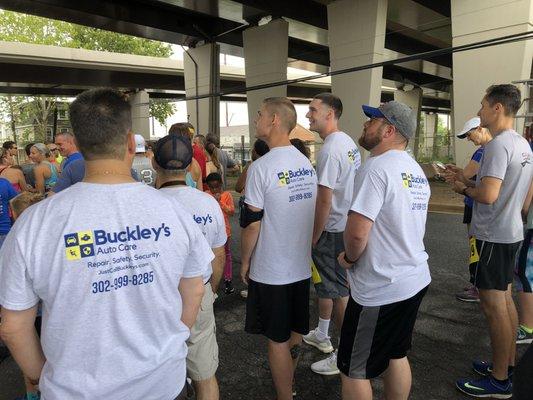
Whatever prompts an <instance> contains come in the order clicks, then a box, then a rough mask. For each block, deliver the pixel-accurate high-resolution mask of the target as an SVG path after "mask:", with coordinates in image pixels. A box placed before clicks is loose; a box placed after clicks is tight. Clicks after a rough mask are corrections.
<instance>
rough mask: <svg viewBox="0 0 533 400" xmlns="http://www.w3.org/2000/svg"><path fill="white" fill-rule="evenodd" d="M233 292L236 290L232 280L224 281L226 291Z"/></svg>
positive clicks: (227, 292)
mask: <svg viewBox="0 0 533 400" xmlns="http://www.w3.org/2000/svg"><path fill="white" fill-rule="evenodd" d="M233 292H235V288H234V287H233V283H232V282H231V281H224V293H226V294H232V293H233Z"/></svg>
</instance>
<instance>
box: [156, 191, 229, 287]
mask: <svg viewBox="0 0 533 400" xmlns="http://www.w3.org/2000/svg"><path fill="white" fill-rule="evenodd" d="M160 190H161V191H162V192H163V193H165V194H166V195H168V196H169V197H170V198H173V199H175V200H177V201H178V203H180V204H181V205H182V206H183V208H185V209H186V210H187V211H188V212H189V213H190V214H191V216H192V219H193V221H194V222H196V223H197V224H198V228H200V230H201V231H202V233H203V234H204V236H205V238H206V239H207V243H208V244H209V246H211V248H212V249H215V248H217V247H222V246H224V245H225V244H226V242H227V240H228V237H227V235H226V225H225V223H224V215H223V214H222V209H221V208H220V205H219V204H218V202H217V201H216V200H215V198H214V197H213V196H210V195H208V194H207V193H204V192H202V191H200V190H198V189H193V188H191V187H189V186H167V187H163V188H161V189H160ZM212 273H213V269H212V268H211V265H210V266H209V270H208V271H207V273H206V274H205V275H204V283H207V281H209V279H210V278H211V274H212Z"/></svg>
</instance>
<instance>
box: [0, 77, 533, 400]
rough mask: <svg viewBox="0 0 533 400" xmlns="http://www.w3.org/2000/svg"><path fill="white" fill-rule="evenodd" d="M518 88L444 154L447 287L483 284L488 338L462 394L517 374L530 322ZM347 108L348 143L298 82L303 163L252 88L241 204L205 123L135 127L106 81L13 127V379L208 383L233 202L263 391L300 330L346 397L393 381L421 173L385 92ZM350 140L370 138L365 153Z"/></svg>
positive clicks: (424, 266) (532, 275) (411, 297)
mask: <svg viewBox="0 0 533 400" xmlns="http://www.w3.org/2000/svg"><path fill="white" fill-rule="evenodd" d="M520 104H521V102H520V93H519V91H518V89H517V88H516V87H514V86H513V85H507V84H505V85H495V86H491V87H489V88H488V89H487V91H486V93H485V94H484V95H483V96H482V101H481V109H480V111H479V113H478V117H474V118H472V119H470V120H469V121H467V122H466V124H465V127H464V129H463V130H462V131H461V132H460V133H459V134H458V137H459V138H468V139H469V140H470V141H472V142H473V143H474V144H476V145H478V146H480V148H479V149H478V150H477V151H476V153H475V154H474V155H473V157H472V160H471V161H470V163H469V164H468V165H467V166H466V167H465V168H464V169H460V168H458V167H456V166H455V165H451V164H449V165H446V166H443V165H442V166H441V169H442V171H441V172H442V174H443V175H444V176H445V177H446V180H447V181H448V182H449V183H450V185H451V186H452V188H453V190H455V191H456V192H457V193H460V194H462V195H464V196H465V216H464V222H465V223H466V224H468V226H469V233H468V235H469V240H470V245H471V247H470V250H471V251H470V260H469V261H470V262H469V264H470V282H471V285H470V286H468V287H467V288H465V290H464V291H462V292H460V293H458V295H457V298H458V299H459V300H463V301H472V302H477V301H479V302H480V304H481V309H482V311H483V314H484V315H485V316H486V318H487V321H488V325H489V331H490V332H489V333H490V338H491V345H492V360H490V361H487V360H483V361H474V363H473V369H474V371H475V372H477V373H478V374H480V375H482V378H481V379H461V380H459V381H457V383H456V385H457V388H458V389H459V390H461V391H462V392H464V393H466V394H468V395H470V396H473V397H494V398H510V397H511V396H512V395H513V389H514V393H515V396H516V398H517V399H525V398H530V396H529V394H530V393H531V388H529V389H528V388H527V384H528V380H530V379H528V378H527V373H524V368H523V367H522V368H520V367H519V366H517V367H516V369H515V361H516V343H531V341H532V340H533V323H532V321H531V320H532V319H533V304H532V299H531V296H532V295H531V288H532V286H533V226H532V219H533V206H532V205H531V197H532V196H533V185H532V178H533V155H532V151H531V147H530V144H529V143H528V142H527V141H526V140H525V139H524V138H523V137H521V136H520V135H519V134H518V133H516V132H515V131H514V130H513V126H514V116H515V115H516V112H517V111H518V108H519V107H520ZM362 112H363V113H364V114H365V115H366V116H367V117H368V121H367V122H366V123H365V124H364V126H363V127H362V133H361V135H360V137H359V140H358V143H357V144H356V143H355V142H354V140H353V139H352V137H351V136H350V135H349V134H347V133H345V132H343V131H341V130H340V128H339V120H340V119H341V116H342V113H343V107H342V102H341V100H340V99H339V98H338V97H337V96H335V95H334V94H331V93H323V94H319V95H317V96H315V98H314V99H313V100H312V101H311V102H310V104H309V111H308V113H307V115H306V117H307V118H308V120H309V124H310V129H311V130H313V131H316V132H317V133H318V134H319V135H320V137H321V138H322V140H323V141H324V144H323V146H322V148H321V149H320V152H319V153H318V155H317V160H316V168H315V167H313V165H312V164H311V162H310V160H309V151H308V149H307V148H306V146H305V144H304V143H302V142H301V141H298V140H291V139H290V137H289V134H290V132H291V131H292V130H293V129H294V127H295V125H296V110H295V108H294V105H293V104H292V102H291V101H290V100H288V99H287V98H279V97H274V98H267V99H265V100H264V101H263V102H262V104H261V106H260V109H259V110H258V114H257V117H256V120H255V128H256V136H257V140H256V142H255V143H254V145H253V149H252V161H251V163H249V164H247V165H246V166H245V168H244V170H243V171H242V174H241V176H240V177H239V179H238V181H237V184H236V187H235V190H236V191H237V192H238V193H241V194H242V196H241V198H240V199H239V202H238V207H237V208H238V210H236V207H235V206H234V200H233V196H232V194H231V193H230V191H229V190H228V189H229V187H228V186H229V185H228V179H227V172H228V171H229V170H232V169H234V168H236V163H235V162H234V161H233V160H231V158H230V157H229V156H228V154H227V153H226V152H224V151H223V150H222V149H220V145H219V141H218V138H217V137H216V136H214V135H206V136H204V135H200V134H197V133H196V132H195V129H194V127H193V126H192V125H191V124H189V123H178V124H174V125H173V126H172V127H171V128H170V130H169V134H168V135H167V136H165V137H163V138H161V139H160V140H158V141H157V142H146V141H145V139H144V138H143V137H142V136H141V135H135V134H134V133H133V132H132V131H131V108H130V105H129V104H128V102H127V101H126V100H125V98H124V96H123V95H122V94H121V93H120V92H118V91H115V90H112V89H94V90H89V91H86V92H84V93H82V94H80V95H79V96H78V97H77V98H76V99H75V100H74V102H73V103H72V104H71V105H70V109H69V114H70V121H71V124H72V133H62V134H58V135H57V136H56V138H55V141H54V143H49V144H43V143H31V144H29V145H28V146H26V148H25V151H26V153H27V155H28V158H29V162H28V163H26V164H23V165H20V166H19V165H17V162H16V155H17V145H16V144H15V143H14V142H6V143H4V145H3V149H2V152H1V164H0V246H1V249H0V305H1V318H2V320H1V324H0V336H1V338H2V339H3V341H4V342H5V343H6V345H7V346H8V348H9V350H10V351H11V354H12V355H13V357H14V359H15V361H16V362H17V364H18V365H19V366H20V368H21V370H22V372H23V374H24V377H25V382H26V389H27V394H26V396H25V397H24V398H26V399H30V400H31V399H39V398H42V399H46V400H53V399H107V398H131V399H161V400H172V399H187V398H190V397H191V396H192V392H193V391H194V392H195V396H196V398H197V399H200V400H217V399H218V398H219V387H218V381H217V379H216V371H217V369H218V366H219V357H218V353H219V350H218V344H217V338H216V321H215V313H214V309H213V303H214V301H215V299H216V297H217V292H219V286H220V284H221V283H222V282H223V291H224V292H225V293H226V294H231V293H233V292H234V290H235V289H234V285H233V283H232V278H233V275H234V273H233V266H232V253H231V238H232V236H233V235H232V229H231V224H230V218H231V217H232V215H233V214H234V213H236V211H238V214H239V225H240V227H241V234H240V236H241V243H240V247H241V254H240V259H241V270H240V277H241V279H242V281H243V282H244V284H245V285H246V286H247V289H246V290H245V291H243V292H242V293H241V294H242V295H243V297H246V317H245V331H246V332H248V333H250V334H258V335H262V336H264V337H266V343H267V349H266V351H267V354H268V362H269V366H270V371H271V374H272V380H273V383H274V388H275V392H276V399H278V400H289V399H292V398H293V396H294V395H295V388H296V387H295V370H296V367H297V364H298V360H299V356H300V354H301V351H302V346H303V345H304V343H305V344H307V345H310V346H313V347H315V348H317V349H318V350H320V351H321V352H323V353H326V354H329V355H328V356H327V358H325V359H323V360H320V361H318V362H315V363H314V364H312V365H311V369H312V371H313V372H315V373H317V374H321V375H337V374H338V375H340V377H341V383H342V397H343V399H344V400H355V399H357V400H366V399H372V386H371V383H370V381H371V379H373V378H376V377H379V376H381V377H383V382H384V392H385V398H386V399H388V400H396V399H398V400H405V399H407V398H408V397H409V393H410V389H411V370H410V365H409V361H408V358H407V354H408V352H409V350H410V348H411V337H412V333H413V329H414V325H415V321H416V317H417V313H418V309H419V307H420V304H421V302H422V301H423V298H424V296H425V294H426V292H427V291H428V287H429V285H430V282H431V276H430V269H429V266H428V258H429V256H428V254H427V252H426V250H425V246H424V235H425V227H426V218H427V212H428V205H429V198H430V184H429V180H428V179H427V177H426V176H425V174H424V172H423V170H422V168H421V167H420V165H419V164H418V163H417V162H416V161H415V160H414V159H413V158H412V157H411V156H410V155H409V153H408V152H407V151H406V147H407V145H408V143H409V141H410V140H411V139H412V138H413V137H414V135H415V131H416V127H417V116H416V113H415V112H414V111H413V110H411V109H410V108H409V107H408V106H406V105H405V104H402V103H400V102H396V101H390V102H387V103H384V104H382V105H380V106H379V107H373V106H370V105H363V106H362ZM351 133H352V136H353V134H354V133H353V132H351ZM358 146H360V147H362V148H363V149H365V150H366V151H368V152H369V155H368V157H367V158H366V160H365V161H364V162H363V157H362V156H361V152H360V150H359V147H358ZM58 153H59V154H58ZM522 214H523V215H522ZM523 217H525V218H526V219H527V225H526V238H525V241H523V239H524V236H523V233H524V227H523ZM15 220H16V222H14V221H15ZM514 272H516V275H517V282H519V283H520V288H521V289H520V290H521V292H520V294H519V305H520V307H519V309H520V310H521V312H520V319H519V317H518V314H517V311H516V308H515V306H514V302H513V299H512V296H511V286H512V281H513V274H514ZM311 283H312V284H313V286H314V290H315V292H316V294H317V298H318V321H317V322H316V326H315V327H314V329H310V312H309V308H310V303H309V299H310V290H311ZM41 316H42V317H41ZM41 320H42V323H41ZM331 321H333V324H332V326H333V327H334V328H335V329H336V330H337V332H338V334H339V342H338V343H336V342H335V343H332V340H331V337H330V331H331V330H332V328H330V322H331ZM519 321H520V324H519ZM41 325H42V327H41ZM38 333H39V334H38ZM532 351H533V350H532V348H531V347H530V348H529V350H528V351H527V352H526V354H525V355H524V360H525V359H527V358H531V357H533V355H532V354H531V353H532ZM187 378H189V380H190V382H191V383H192V385H190V384H189V380H188V379H187ZM513 385H514V388H513ZM193 388H194V389H193ZM523 393H525V395H524V394H523ZM520 396H523V397H520ZM528 396H529V397H528Z"/></svg>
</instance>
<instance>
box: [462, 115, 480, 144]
mask: <svg viewBox="0 0 533 400" xmlns="http://www.w3.org/2000/svg"><path fill="white" fill-rule="evenodd" d="M480 124H481V120H480V119H479V117H474V118H471V119H469V120H468V121H466V123H465V126H463V129H462V130H461V132H459V133H458V134H457V137H458V138H459V139H464V138H465V137H466V135H467V134H468V132H470V131H471V130H472V129H476V128H477V127H479V125H480Z"/></svg>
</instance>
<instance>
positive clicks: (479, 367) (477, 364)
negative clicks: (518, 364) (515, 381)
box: [472, 361, 514, 378]
mask: <svg viewBox="0 0 533 400" xmlns="http://www.w3.org/2000/svg"><path fill="white" fill-rule="evenodd" d="M472 369H473V370H474V372H475V373H476V374H479V375H481V376H489V375H490V374H492V363H491V362H488V361H472ZM513 372H514V367H511V366H509V367H508V368H507V375H509V378H512V377H513Z"/></svg>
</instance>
